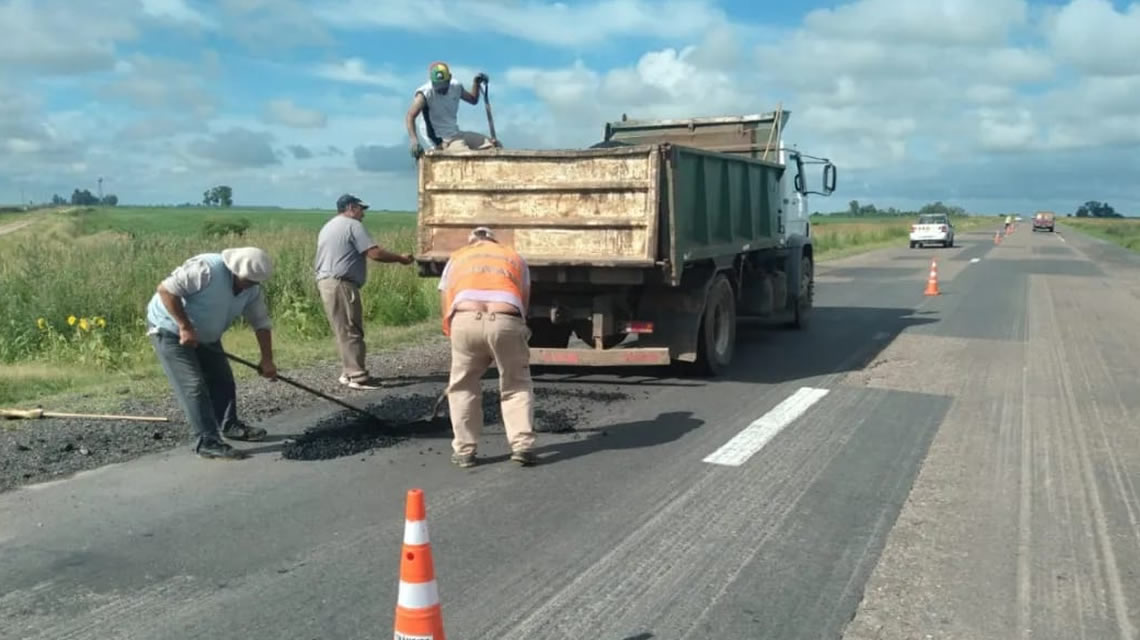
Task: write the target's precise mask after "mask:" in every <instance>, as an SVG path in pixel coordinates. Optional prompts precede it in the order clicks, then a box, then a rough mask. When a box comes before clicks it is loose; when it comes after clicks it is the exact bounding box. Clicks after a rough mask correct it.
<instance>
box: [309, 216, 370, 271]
mask: <svg viewBox="0 0 1140 640" xmlns="http://www.w3.org/2000/svg"><path fill="white" fill-rule="evenodd" d="M375 246H376V243H375V242H373V240H372V236H370V235H369V234H368V230H367V229H365V228H364V225H363V224H361V222H360V221H359V220H356V219H353V218H349V217H348V216H342V215H339V214H338V215H336V216H333V218H332V220H329V221H328V222H326V223H325V226H324V227H321V233H320V234H319V235H318V236H317V258H316V260H315V261H314V264H313V267H314V269H315V270H316V275H317V280H324V279H325V278H343V279H345V280H349V281H351V282H354V283H356V286H358V287H363V286H364V282H365V280H367V278H368V264H367V258H366V257H365V256H364V252H365V251H368V250H369V249H371V248H372V247H375Z"/></svg>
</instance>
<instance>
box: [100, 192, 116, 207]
mask: <svg viewBox="0 0 1140 640" xmlns="http://www.w3.org/2000/svg"><path fill="white" fill-rule="evenodd" d="M103 206H105V207H117V206H119V196H117V195H115V194H113V193H108V194H107V195H105V196H103Z"/></svg>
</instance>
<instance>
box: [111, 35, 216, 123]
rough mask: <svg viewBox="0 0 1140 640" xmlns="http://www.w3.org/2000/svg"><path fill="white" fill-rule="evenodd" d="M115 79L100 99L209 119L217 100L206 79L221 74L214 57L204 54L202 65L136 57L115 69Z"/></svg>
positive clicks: (139, 55)
mask: <svg viewBox="0 0 1140 640" xmlns="http://www.w3.org/2000/svg"><path fill="white" fill-rule="evenodd" d="M116 69H117V72H116V75H115V77H114V78H113V79H112V80H111V81H110V82H109V83H107V84H106V85H104V86H103V87H102V89H101V93H102V95H104V96H106V97H109V98H114V99H119V100H123V101H126V102H127V103H129V104H131V105H132V106H135V107H137V108H140V109H145V110H167V111H175V112H178V113H193V114H195V115H197V116H199V117H208V116H210V115H212V114H213V113H215V112H216V110H217V107H218V100H217V98H216V96H215V94H214V91H213V90H212V89H211V88H210V86H209V78H211V77H214V76H215V75H216V74H217V73H219V71H220V64H219V61H218V56H217V54H215V53H213V52H210V51H207V52H206V53H205V54H204V55H203V56H202V60H201V62H199V63H198V64H195V63H194V62H192V61H184V60H175V59H171V58H160V57H153V56H148V55H144V54H135V55H132V56H131V57H129V58H127V59H126V60H122V61H120V63H119V64H118V65H117V66H116Z"/></svg>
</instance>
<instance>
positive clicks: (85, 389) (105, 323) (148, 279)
mask: <svg viewBox="0 0 1140 640" xmlns="http://www.w3.org/2000/svg"><path fill="white" fill-rule="evenodd" d="M31 215H32V216H33V217H34V218H36V219H37V221H36V224H35V225H34V226H33V227H29V228H26V229H23V230H20V231H17V232H15V233H12V234H10V235H7V236H0V290H2V291H3V292H4V295H3V296H0V405H13V404H14V405H20V404H27V405H30V404H34V403H37V402H41V401H42V402H48V403H50V400H51V398H52V397H53V396H55V395H57V394H63V393H68V394H71V393H74V392H82V393H83V394H84V395H86V396H90V397H91V398H93V400H92V406H96V405H97V404H98V402H97V401H98V399H99V398H103V397H106V398H111V399H113V398H114V397H115V396H116V395H117V394H120V393H124V392H128V393H131V394H132V395H135V396H142V397H147V396H149V395H151V394H154V393H163V392H165V390H166V380H165V378H164V377H163V376H162V374H161V371H160V370H159V368H158V365H157V363H156V362H155V359H154V356H153V353H152V351H151V347H150V343H149V341H148V340H147V339H146V336H145V335H144V331H145V320H144V318H145V315H144V314H145V307H146V304H147V302H148V300H149V299H150V297H151V295H153V293H154V288H155V286H156V285H157V283H158V281H159V280H161V279H162V278H163V277H164V276H165V275H166V274H167V273H169V272H170V270H171V269H173V268H174V267H175V266H177V265H178V264H179V263H181V262H182V261H183V260H185V259H186V258H188V257H190V256H192V255H194V254H196V253H201V252H203V251H216V250H219V249H221V248H224V247H226V246H248V245H255V246H260V247H263V248H264V249H266V250H267V251H269V252H270V253H271V254H272V255H273V256H274V259H275V261H276V265H277V269H276V272H275V274H274V277H273V278H272V279H271V280H270V281H269V283H267V285H266V289H267V294H268V298H269V301H270V307H271V309H270V311H271V313H272V316H273V319H274V323H275V335H274V346H275V350H276V352H277V359H278V366H279V367H280V368H281V369H282V371H288V370H289V369H293V368H297V367H302V366H305V365H307V364H311V363H313V362H315V361H319V360H331V359H333V358H334V357H335V352H334V347H333V344H332V339H331V337H330V333H329V328H328V322H327V320H326V319H325V317H324V312H323V309H322V308H321V304H320V300H319V298H318V296H317V291H316V285H315V283H314V282H313V279H312V260H313V254H314V252H315V250H316V247H315V243H316V237H315V235H316V231H317V230H318V229H319V228H320V226H321V225H322V224H323V223H324V222H325V221H326V220H328V218H329V216H331V215H332V212H330V211H282V210H264V209H251V210H242V209H234V210H204V209H197V208H185V209H184V208H150V209H142V208H130V207H119V208H111V209H90V208H71V210H64V211H56V212H37V213H35V214H31ZM987 220H992V219H990V218H982V219H965V220H962V221H960V222H959V223H958V224H959V230H960V231H961V230H965V229H967V228H970V227H971V226H976V225H978V224H983V223H985V221H987ZM911 222H912V220H911V219H909V218H880V219H875V218H871V219H868V218H839V217H824V218H813V220H812V223H813V229H814V231H813V233H814V234H815V240H816V246H817V249H816V251H817V256H818V257H820V258H821V259H826V258H832V257H839V256H841V255H846V254H849V253H855V252H858V251H864V250H870V249H875V248H879V247H882V246H889V245H892V244H898V243H902V242H905V239H906V235H907V229H908V227H909V225H910V223H911ZM233 224H236V225H237V228H239V229H243V235H241V236H240V237H235V236H216V235H215V236H211V235H209V234H207V233H206V230H207V229H209V228H213V229H215V230H222V231H224V230H225V228H226V225H233ZM414 224H415V216H414V214H412V213H405V212H382V211H374V212H369V214H368V215H367V217H366V218H365V225H366V226H367V227H368V228H369V230H370V231H371V232H372V233H373V234H374V237H375V238H376V239H377V240H378V241H379V242H380V243H381V244H383V245H384V246H386V247H388V248H390V249H392V250H395V251H398V252H409V251H411V250H412V247H413V241H414ZM369 269H370V275H369V282H368V285H367V286H366V287H365V289H364V292H363V298H364V301H365V304H366V308H365V321H366V324H367V340H368V346H369V350H370V351H375V350H377V349H381V348H384V347H386V346H390V345H394V344H399V343H406V342H409V341H417V340H421V339H423V338H424V337H427V336H429V335H436V334H438V326H437V325H438V323H437V322H436V321H435V317H436V314H437V313H438V298H437V296H436V294H435V290H434V285H435V282H434V281H433V280H429V279H421V278H419V277H417V276H416V273H415V270H414V267H406V266H402V265H378V264H376V263H370V265H369ZM226 346H227V349H229V350H231V351H233V352H235V353H239V354H245V355H246V356H249V357H251V358H256V355H257V347H256V342H255V340H254V338H253V335H252V332H250V331H248V330H246V329H244V328H242V327H240V326H239V327H235V329H234V330H231V331H230V332H228V333H227V334H226ZM235 373H236V374H237V375H239V376H242V377H244V376H246V375H250V373H249V372H243V371H237V372H235Z"/></svg>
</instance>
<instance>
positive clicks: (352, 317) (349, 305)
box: [317, 278, 369, 382]
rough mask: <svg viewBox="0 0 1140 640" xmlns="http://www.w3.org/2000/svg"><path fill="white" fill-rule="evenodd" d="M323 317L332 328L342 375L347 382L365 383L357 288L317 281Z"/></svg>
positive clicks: (330, 280) (361, 313)
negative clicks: (323, 311)
mask: <svg viewBox="0 0 1140 640" xmlns="http://www.w3.org/2000/svg"><path fill="white" fill-rule="evenodd" d="M317 289H318V290H319V291H320V292H321V302H322V303H323V304H324V307H325V316H326V317H328V319H329V324H330V325H332V330H333V336H334V337H335V338H336V346H337V351H339V352H340V364H341V372H342V373H343V374H344V375H345V377H347V378H348V379H349V380H356V381H358V382H359V381H362V380H367V379H368V377H369V376H368V368H367V366H366V365H365V363H364V355H365V348H364V307H363V305H362V304H361V303H360V288H359V287H357V286H356V285H355V284H354V283H352V282H348V281H347V280H337V279H336V278H325V279H323V280H318V281H317Z"/></svg>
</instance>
